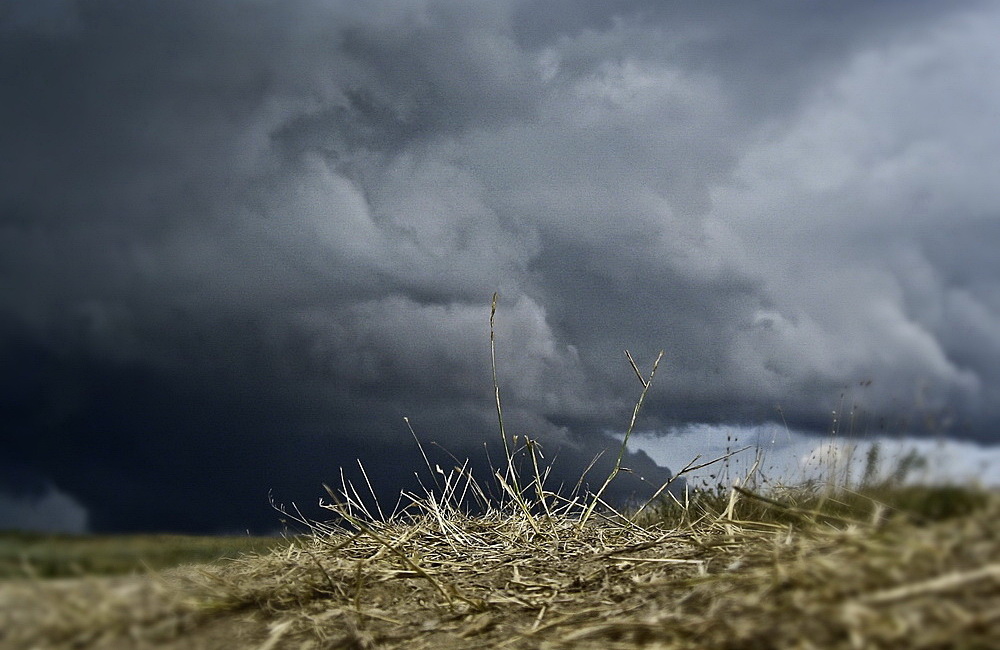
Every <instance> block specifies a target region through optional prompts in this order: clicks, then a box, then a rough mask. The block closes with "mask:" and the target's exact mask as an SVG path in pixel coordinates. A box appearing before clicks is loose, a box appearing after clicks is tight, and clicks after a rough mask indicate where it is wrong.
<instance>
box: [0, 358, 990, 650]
mask: <svg viewBox="0 0 1000 650" xmlns="http://www.w3.org/2000/svg"><path fill="white" fill-rule="evenodd" d="M630 360H631V357H630ZM633 367H634V368H636V366H635V364H634V363H633ZM654 369H655V367H654ZM636 374H637V375H638V376H639V379H640V381H641V382H642V384H643V387H642V395H643V396H644V395H645V393H646V390H647V389H648V388H649V381H650V379H651V378H652V377H651V375H650V377H649V378H643V376H642V374H641V373H640V372H639V371H638V369H637V368H636ZM496 401H497V414H498V419H499V424H500V433H501V436H502V437H503V443H504V450H505V461H506V462H505V465H504V466H503V467H501V468H499V469H498V470H496V471H495V473H494V474H493V476H491V477H489V482H490V484H493V485H495V489H493V490H492V491H491V492H489V493H488V491H487V490H486V489H484V488H483V487H482V485H481V484H480V482H479V481H477V480H476V479H474V478H473V476H472V475H471V472H470V470H469V468H468V467H467V466H458V467H454V468H452V469H451V470H450V471H444V470H440V469H439V468H437V467H433V468H432V467H430V465H429V464H428V468H427V469H428V471H429V472H430V475H429V477H428V478H427V479H426V481H427V487H426V489H425V491H424V492H423V493H422V494H404V495H403V496H404V500H403V501H402V504H403V506H402V507H401V508H400V509H399V510H397V511H396V512H393V513H389V514H386V513H385V512H384V511H383V509H382V508H381V507H380V506H379V504H378V503H377V500H375V499H374V495H370V496H367V497H366V498H362V496H361V494H363V493H365V492H364V490H361V491H359V490H357V489H356V488H355V486H354V485H352V484H351V483H349V482H347V481H342V482H341V485H340V486H339V488H338V489H336V490H334V489H330V488H327V490H328V493H329V497H330V502H329V503H327V504H326V507H327V508H329V510H330V511H331V513H332V519H331V521H329V522H312V521H307V520H305V519H304V518H302V517H301V516H299V515H298V514H297V512H295V511H293V512H292V513H287V512H286V515H287V516H289V517H291V518H293V519H298V520H299V521H300V522H301V523H302V524H304V525H306V526H308V527H309V528H310V529H311V535H308V536H304V537H301V538H298V539H296V540H295V543H294V544H291V545H289V546H287V547H285V548H281V549H278V550H274V551H272V552H270V553H266V554H260V555H253V556H244V557H243V558H240V559H237V560H234V561H232V562H229V563H227V564H225V565H221V566H214V567H210V568H208V567H206V568H202V569H200V570H198V569H195V568H188V569H185V570H183V571H179V572H174V573H172V574H169V575H167V576H165V577H163V578H162V579H160V580H147V581H146V582H144V583H142V585H139V586H138V587H136V586H135V585H133V586H132V587H131V589H133V591H131V592H129V593H127V594H126V595H124V596H122V595H121V594H120V592H116V591H115V589H114V588H112V587H111V586H104V587H101V586H100V585H98V586H97V587H95V589H97V592H101V590H102V589H103V590H104V591H103V593H104V596H103V597H102V596H101V593H97V592H95V593H94V594H85V593H82V592H81V591H80V590H79V589H77V590H72V589H71V590H69V591H68V592H67V593H62V592H60V591H59V589H57V588H46V587H45V586H44V583H38V582H35V583H30V584H27V585H22V590H21V591H20V592H18V594H16V595H15V596H13V597H11V592H9V591H8V592H7V594H8V596H9V597H8V599H7V601H6V604H11V603H13V602H15V601H16V602H17V603H19V604H20V607H6V606H4V605H5V602H4V600H3V595H4V593H5V592H4V591H3V590H0V630H2V631H0V646H3V647H5V648H6V647H11V648H36V647H37V648H43V647H74V648H82V647H101V648H105V647H110V648H115V647H122V648H125V647H166V648H182V647H190V648H210V647H222V648H224V647H234V648H236V647H239V648H244V647H257V648H261V649H262V650H269V649H273V648H285V647H289V648H416V649H421V648H434V649H439V648H485V647H490V648H493V647H496V648H602V649H604V648H634V647H651V648H706V649H737V648H741V649H743V648H749V649H753V648H845V649H848V648H850V649H867V648H921V649H930V648H963V649H967V650H972V649H977V648H982V649H986V648H995V647H997V646H996V639H998V638H1000V526H998V525H997V523H996V522H997V521H998V517H1000V494H997V493H996V492H989V491H983V490H977V489H974V488H970V487H955V486H950V487H948V486H945V487H942V486H938V487H933V486H923V487H919V486H918V487H906V486H904V485H901V484H897V483H882V484H877V485H870V484H868V485H864V486H861V488H860V489H857V490H851V489H848V486H840V487H835V486H830V485H827V486H824V488H823V489H822V490H815V489H811V488H808V487H800V488H795V489H779V488H772V489H770V490H769V491H768V492H767V493H766V494H761V493H758V492H755V491H753V490H750V489H745V488H742V487H739V486H736V487H732V488H726V489H718V490H712V491H700V492H696V493H694V494H690V495H688V496H687V498H685V499H683V500H680V501H679V500H677V499H675V498H673V497H671V496H669V494H670V493H669V492H668V491H663V492H661V495H663V497H662V498H660V499H658V500H656V501H651V502H650V503H648V504H646V506H644V507H643V508H641V509H638V510H636V511H632V512H630V513H619V512H616V511H615V510H614V509H612V508H610V507H609V506H608V505H607V504H605V503H604V502H603V501H602V500H601V498H600V497H601V492H602V490H603V488H601V490H598V492H597V493H595V494H587V493H582V494H581V493H573V494H570V495H567V496H564V495H560V494H555V493H553V492H550V491H548V490H547V489H546V487H545V469H544V467H542V466H541V465H540V464H539V462H538V458H539V457H538V455H537V445H536V443H534V442H532V441H526V440H523V439H522V440H520V442H519V440H518V439H517V438H516V437H508V435H507V433H506V431H505V430H504V426H503V412H502V408H501V402H500V391H499V388H497V390H496ZM641 403H642V397H640V399H639V401H638V403H637V405H636V410H635V413H638V409H639V407H640V406H641ZM635 413H634V414H633V418H632V423H633V424H634V422H635ZM629 431H631V425H630V427H629ZM627 437H628V435H627V434H626V441H627ZM418 444H419V441H418ZM521 460H524V463H523V465H524V466H526V467H531V468H532V473H531V476H528V477H521V476H520V475H519V474H518V473H517V471H516V470H515V468H516V467H518V466H519V465H520V464H521V462H520V461H521ZM619 460H620V457H619ZM616 467H617V464H616ZM693 467H694V465H693V464H692V465H691V466H689V468H687V469H692V468H693ZM613 478H614V471H613V472H612V475H611V476H610V477H609V479H608V481H610V480H612V479H613ZM364 483H365V484H367V479H365V482H364ZM743 484H744V485H753V483H752V482H749V483H748V482H744V483H743ZM606 485H607V483H605V486H606ZM489 494H493V495H497V496H495V497H493V498H491V497H490V496H489ZM470 504H471V505H473V506H475V507H473V508H470V507H469V506H470ZM470 512H475V513H477V514H470ZM143 585H144V586H143ZM126 586H127V585H126ZM32 590H34V596H32V595H30V594H31V592H32ZM136 590H137V591H136ZM116 593H118V596H115V594H116ZM32 599H33V600H32Z"/></svg>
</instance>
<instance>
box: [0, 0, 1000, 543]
mask: <svg viewBox="0 0 1000 650" xmlns="http://www.w3.org/2000/svg"><path fill="white" fill-rule="evenodd" d="M998 34H1000V7H998V6H997V5H996V4H995V3H985V2H950V3H943V2H936V1H935V2H932V1H930V0H926V1H922V2H921V1H910V0H907V1H905V2H904V1H902V0H896V1H886V2H868V1H861V0H846V1H840V2H801V1H799V0H767V1H765V2H753V3H749V2H744V1H742V0H739V1H738V0H728V1H720V2H703V1H701V0H682V1H677V2H662V1H659V0H657V1H655V2H653V1H645V2H642V1H625V0H620V1H616V2H608V1H606V0H602V1H596V0H593V1H572V0H534V1H528V0H481V1H477V0H450V1H438V0H390V1H385V2H378V1H372V2H356V1H353V0H170V1H169V2H168V1H165V0H137V1H132V2H116V1H112V0H77V1H73V0H8V1H7V2H5V3H4V4H3V5H2V6H0V152H2V155H0V427H2V429H0V431H2V436H3V444H2V449H0V528H3V527H15V526H17V527H33V528H38V529H64V530H84V529H87V530H93V531H138V530H165V531H191V532H232V531H244V530H250V531H252V532H267V531H271V530H275V529H277V528H279V524H278V515H277V513H276V512H275V511H273V510H271V509H270V507H269V505H268V494H269V492H271V493H272V494H273V496H274V498H275V500H276V501H279V502H282V503H290V502H295V503H297V504H299V505H300V506H302V507H303V508H314V506H315V503H316V502H317V500H318V499H319V497H320V496H322V495H323V491H322V487H321V484H322V483H323V482H327V483H331V482H335V481H339V476H340V474H339V468H340V467H341V466H343V467H345V468H346V470H345V471H347V473H348V476H349V477H351V476H357V469H356V468H357V466H356V463H355V459H361V460H362V461H363V463H364V464H365V467H366V468H367V470H368V474H369V476H370V477H371V478H372V482H373V483H374V484H375V487H376V490H377V491H379V492H380V493H381V494H383V495H390V496H391V495H393V494H395V493H396V492H398V490H399V489H400V488H401V487H409V486H413V485H414V481H415V479H414V478H413V474H414V472H416V471H419V470H421V469H422V467H423V461H422V459H421V458H420V454H419V451H418V449H417V448H416V445H415V443H414V442H413V439H412V437H411V435H410V432H409V431H408V429H407V428H406V424H405V423H404V421H403V417H404V416H406V417H409V418H410V421H411V422H412V424H413V426H414V429H415V430H416V432H417V434H418V435H419V436H420V437H421V439H422V440H423V441H424V442H425V444H427V445H428V448H429V450H430V451H431V453H433V454H436V456H435V458H436V459H439V460H440V461H441V463H442V465H443V466H444V465H445V464H446V463H445V460H447V458H448V457H447V455H446V454H445V453H444V452H443V451H441V449H444V450H447V451H448V452H450V453H451V454H454V455H455V456H456V457H458V458H465V457H466V456H471V457H472V458H473V460H474V463H475V465H476V468H477V470H476V471H477V472H478V473H479V475H480V476H483V477H485V476H486V475H487V474H488V473H489V468H488V464H487V463H486V462H485V460H484V458H485V451H484V442H486V443H488V444H489V449H490V453H491V455H492V456H493V459H494V461H496V460H497V458H498V457H499V455H500V449H501V448H500V446H499V435H498V433H497V425H496V415H495V411H494V404H493V402H492V380H491V374H490V373H491V370H490V349H489V314H490V296H491V295H492V293H493V292H494V291H498V292H499V294H500V303H499V310H498V314H497V346H498V347H497V355H498V374H499V380H500V384H501V387H502V389H503V396H504V405H505V416H506V418H507V424H508V427H509V430H510V432H511V433H517V434H521V435H525V434H527V435H530V436H531V437H533V438H536V439H538V440H540V441H541V443H542V445H543V449H544V450H545V453H546V455H547V458H550V459H551V458H553V457H554V458H555V470H554V474H553V477H554V478H553V480H554V481H556V482H558V481H566V482H567V483H570V484H571V483H572V482H573V481H575V480H576V478H578V477H579V474H580V472H581V471H582V470H583V468H584V467H585V466H586V464H587V463H588V462H589V460H590V459H591V458H592V457H593V456H594V455H595V454H597V453H599V452H600V451H601V450H604V449H611V450H612V451H611V452H610V453H606V454H605V456H604V457H603V458H604V460H605V461H608V459H610V458H611V456H613V455H614V449H615V446H616V444H617V442H616V439H615V438H614V437H613V436H614V435H615V434H620V433H621V432H622V431H623V430H624V428H625V426H626V425H627V423H628V418H629V416H630V415H631V410H632V406H633V404H634V402H635V399H636V397H637V396H638V392H639V389H640V388H641V387H640V385H639V383H638V381H637V380H636V377H635V375H634V373H633V372H632V370H631V368H630V367H629V365H628V362H627V361H626V359H625V358H624V355H623V354H622V350H623V349H624V348H628V349H629V350H631V351H632V353H633V355H634V356H635V357H636V360H637V362H638V363H640V365H642V366H643V367H644V368H645V369H647V370H648V367H649V365H650V364H651V362H652V360H653V358H654V357H655V355H656V352H657V351H658V350H660V349H663V350H665V356H664V361H663V365H662V366H661V369H660V371H659V374H658V376H657V378H656V381H655V383H654V385H653V388H652V390H651V392H650V395H649V398H648V403H647V408H646V410H645V412H644V416H643V418H642V419H641V421H640V423H639V427H640V428H641V429H642V430H643V431H646V432H647V433H648V432H662V433H664V434H666V433H667V432H669V431H670V430H671V429H672V428H674V427H678V426H682V425H696V424H719V423H725V424H734V425H741V426H742V425H746V426H752V425H755V424H760V423H764V422H772V421H775V420H776V419H778V418H779V417H782V416H783V418H784V420H785V422H787V424H788V426H789V427H791V428H792V429H794V430H796V431H800V432H806V433H809V432H815V433H822V432H825V431H827V430H828V429H829V428H830V418H831V411H832V410H833V409H835V408H837V404H838V400H839V396H840V395H841V394H842V393H843V392H844V387H845V386H857V385H858V383H859V382H865V381H867V380H871V382H872V383H871V385H870V386H867V387H865V389H864V391H863V407H864V408H865V409H866V410H867V412H869V413H871V414H872V418H871V420H870V421H871V422H888V421H899V420H900V419H901V418H910V419H911V420H913V415H914V414H920V415H921V416H924V415H927V416H928V417H929V415H933V421H934V423H935V426H934V427H926V426H924V427H923V428H920V427H915V428H914V429H913V430H912V431H908V432H907V433H909V434H913V435H930V434H933V435H945V436H948V437H952V438H955V439H963V440H969V441H976V442H978V443H982V444H987V445H989V444H996V443H998V442H1000V434H998V431H1000V428H998V425H1000V255H997V250H998V248H1000V183H998V182H997V179H1000V128H998V119H1000V118H998V116H1000V38H998ZM779 404H780V405H781V412H780V414H779V413H777V409H776V406H777V405H779ZM924 420H928V418H924ZM932 429H933V430H932ZM431 442H436V443H438V445H440V448H439V447H436V446H433V445H431V444H430V443H431ZM688 460H690V459H689V458H677V459H676V460H675V461H673V462H672V463H670V469H673V470H676V469H678V468H679V467H680V466H683V465H684V463H686V462H687V461H688ZM608 462H609V461H608ZM447 463H448V464H449V466H450V464H451V463H452V461H450V460H448V461H447ZM627 463H628V465H629V466H630V467H632V468H633V469H634V470H635V473H636V474H641V475H643V476H644V477H646V478H647V480H649V481H651V482H654V483H655V482H657V481H659V480H662V479H663V478H664V477H665V476H667V475H668V470H667V469H666V468H662V467H658V466H656V465H655V464H654V463H653V461H652V460H650V459H649V458H648V457H647V456H645V455H644V454H641V453H636V454H634V455H632V456H631V457H629V458H628V459H627ZM630 481H631V482H630ZM636 485H637V483H636V479H635V478H634V476H632V477H630V476H625V477H624V480H623V481H622V482H621V483H620V484H619V487H618V496H624V495H625V494H630V493H632V492H631V491H633V490H635V489H636ZM389 501H390V502H391V501H392V499H391V498H390V499H389ZM310 512H311V511H310Z"/></svg>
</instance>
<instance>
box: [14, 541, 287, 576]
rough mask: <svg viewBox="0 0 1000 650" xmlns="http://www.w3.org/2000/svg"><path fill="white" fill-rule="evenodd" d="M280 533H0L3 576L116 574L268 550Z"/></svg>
mask: <svg viewBox="0 0 1000 650" xmlns="http://www.w3.org/2000/svg"><path fill="white" fill-rule="evenodd" d="M289 543H290V542H289V540H287V539H283V538H281V537H243V536H229V537H208V536H194V535H166V534H156V535H52V534H42V533H27V532H16V531H15V532H0V579H10V578H29V577H35V578H67V577H80V576H114V575H123V574H130V573H143V572H145V571H147V570H149V569H155V570H159V569H166V568H170V567H175V566H178V565H181V564H195V563H197V564H201V563H207V562H215V561H217V560H220V559H223V558H236V557H239V556H241V555H246V554H259V553H267V552H269V551H271V550H274V549H279V548H282V547H285V546H288V545H289Z"/></svg>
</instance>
